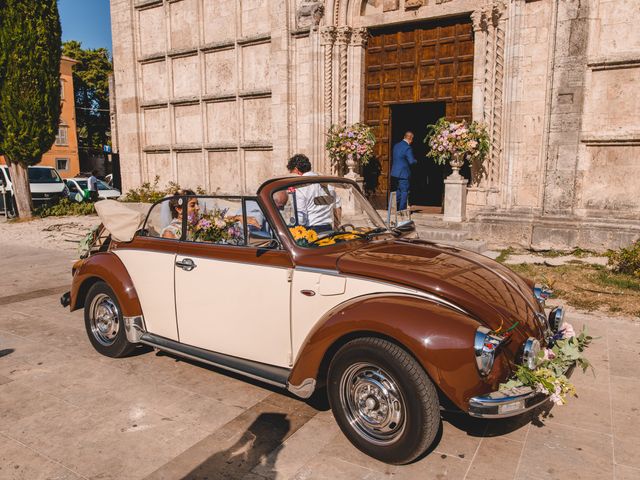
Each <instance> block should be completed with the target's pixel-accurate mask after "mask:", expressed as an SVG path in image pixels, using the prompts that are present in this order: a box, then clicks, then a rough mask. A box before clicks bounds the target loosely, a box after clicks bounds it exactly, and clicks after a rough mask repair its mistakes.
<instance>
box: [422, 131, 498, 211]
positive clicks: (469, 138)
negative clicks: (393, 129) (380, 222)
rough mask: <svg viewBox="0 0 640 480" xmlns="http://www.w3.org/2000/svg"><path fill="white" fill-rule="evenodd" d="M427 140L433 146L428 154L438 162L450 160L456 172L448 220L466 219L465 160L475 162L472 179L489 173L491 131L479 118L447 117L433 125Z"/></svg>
mask: <svg viewBox="0 0 640 480" xmlns="http://www.w3.org/2000/svg"><path fill="white" fill-rule="evenodd" d="M424 142H425V143H426V144H427V146H428V147H429V153H427V157H429V158H431V159H432V160H433V161H434V162H435V163H436V164H438V165H444V164H445V163H447V162H449V165H451V168H452V170H453V173H452V174H451V175H450V176H449V177H447V178H446V179H445V181H444V183H445V195H444V220H447V221H453V222H462V221H463V220H464V219H465V210H466V198H467V196H466V195H467V184H468V180H467V179H466V178H464V177H463V176H462V175H460V169H461V168H462V167H463V166H464V163H465V161H468V162H469V163H470V165H471V172H472V179H471V180H472V182H473V183H476V184H477V183H479V182H480V180H481V179H482V177H484V176H485V174H486V170H485V168H484V161H485V159H486V157H487V154H488V152H489V134H488V133H487V128H486V126H485V125H484V124H482V123H479V122H472V123H467V122H466V121H464V120H463V121H462V122H451V121H449V120H447V119H445V118H441V119H440V120H438V121H437V122H436V123H435V125H429V127H428V134H427V136H426V138H425V139H424Z"/></svg>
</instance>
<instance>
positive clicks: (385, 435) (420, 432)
mask: <svg viewBox="0 0 640 480" xmlns="http://www.w3.org/2000/svg"><path fill="white" fill-rule="evenodd" d="M328 394H329V402H330V404H331V409H332V410H333V414H334V416H335V418H336V421H337V422H338V425H339V426H340V428H341V429H342V431H343V432H344V434H345V435H346V436H347V438H348V439H349V440H350V441H351V443H353V445H355V446H356V447H357V448H358V449H360V450H361V451H363V452H364V453H366V454H367V455H370V456H372V457H374V458H376V459H378V460H381V461H383V462H387V463H393V464H405V463H409V462H411V461H413V460H415V459H416V458H417V457H419V456H420V455H421V454H422V453H424V452H425V451H426V450H427V448H429V446H430V445H431V444H432V443H433V441H434V439H435V437H436V434H437V433H438V429H439V427H440V406H439V402H438V394H437V392H436V388H435V386H434V385H433V383H432V382H431V380H430V379H429V377H428V376H427V374H426V373H425V371H424V369H423V368H422V366H421V365H420V364H419V363H418V362H417V361H416V360H415V359H414V358H413V357H412V356H411V355H409V354H408V353H407V352H406V351H405V350H403V349H402V348H400V347H399V346H397V345H395V344H394V343H391V342H388V341H386V340H383V339H380V338H373V337H366V338H358V339H355V340H352V341H350V342H349V343H347V344H345V345H344V346H343V347H342V348H341V349H340V350H338V352H337V353H336V355H335V356H334V357H333V359H332V361H331V365H330V366H329V374H328Z"/></svg>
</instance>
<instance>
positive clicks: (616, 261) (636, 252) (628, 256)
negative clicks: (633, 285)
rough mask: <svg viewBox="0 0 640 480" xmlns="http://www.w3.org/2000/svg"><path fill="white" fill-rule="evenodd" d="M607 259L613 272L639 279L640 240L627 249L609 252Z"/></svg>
mask: <svg viewBox="0 0 640 480" xmlns="http://www.w3.org/2000/svg"><path fill="white" fill-rule="evenodd" d="M607 257H609V265H610V266H611V267H612V270H613V271H614V272H616V273H625V274H627V275H633V276H634V277H636V278H640V240H637V241H636V243H634V244H633V245H631V246H629V247H627V248H621V249H619V250H609V251H608V252H607Z"/></svg>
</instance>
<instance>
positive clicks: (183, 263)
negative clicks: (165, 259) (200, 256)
mask: <svg viewBox="0 0 640 480" xmlns="http://www.w3.org/2000/svg"><path fill="white" fill-rule="evenodd" d="M176 267H180V268H181V269H183V270H186V271H187V272H190V271H191V270H193V269H194V268H196V267H197V265H196V264H195V262H194V261H193V260H191V259H190V258H185V259H183V260H179V261H177V262H176Z"/></svg>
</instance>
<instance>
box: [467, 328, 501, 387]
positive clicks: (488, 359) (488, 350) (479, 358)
mask: <svg viewBox="0 0 640 480" xmlns="http://www.w3.org/2000/svg"><path fill="white" fill-rule="evenodd" d="M501 342H502V338H500V337H497V336H496V335H493V334H492V333H491V330H489V329H488V328H486V327H478V328H477V330H476V337H475V340H474V342H473V349H474V352H475V355H476V364H477V365H478V371H479V372H480V374H481V375H483V376H484V375H489V373H490V372H491V369H492V368H493V362H494V360H495V358H496V352H497V350H498V347H499V346H500V343H501Z"/></svg>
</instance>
